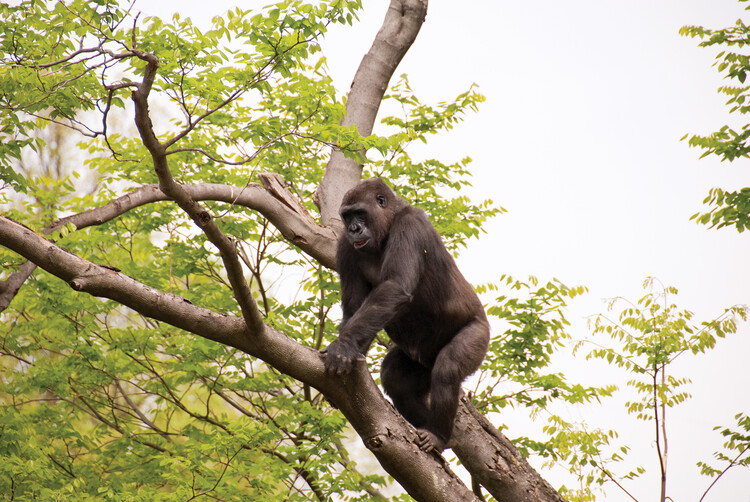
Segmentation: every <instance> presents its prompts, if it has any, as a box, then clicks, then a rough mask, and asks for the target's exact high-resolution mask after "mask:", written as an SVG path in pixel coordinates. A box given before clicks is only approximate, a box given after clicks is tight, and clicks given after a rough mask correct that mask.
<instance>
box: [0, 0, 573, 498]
mask: <svg viewBox="0 0 750 502" xmlns="http://www.w3.org/2000/svg"><path fill="white" fill-rule="evenodd" d="M426 9H427V1H426V0H392V2H391V5H390V8H389V10H388V13H387V15H386V18H385V21H384V23H383V27H382V28H381V30H380V32H379V33H378V35H377V37H376V39H375V42H374V43H373V45H372V48H371V49H370V51H369V52H368V54H367V55H366V56H365V57H364V59H363V60H362V63H361V65H360V68H359V70H358V71H357V74H356V76H355V78H354V82H353V84H352V89H351V91H350V93H349V97H348V100H347V109H346V119H345V120H344V125H352V124H353V125H355V126H356V127H357V128H358V130H359V132H360V134H362V135H364V136H366V135H369V134H370V133H371V132H372V127H373V124H374V121H375V116H376V115H377V111H378V108H379V106H380V101H381V100H382V97H383V94H384V92H385V90H386V88H387V86H388V82H389V80H390V78H391V77H392V75H393V72H394V71H395V69H396V67H397V65H398V64H399V62H400V61H401V58H402V57H403V56H404V54H405V53H406V51H407V50H408V49H409V47H410V46H411V44H412V42H413V41H414V39H415V38H416V36H417V33H418V32H419V28H420V27H421V25H422V23H423V21H424V19H425V15H426ZM132 55H133V56H134V57H138V58H140V59H142V60H143V61H144V62H145V63H146V71H145V72H144V76H143V81H142V82H140V83H139V84H137V85H136V86H135V87H136V90H135V91H134V92H133V100H134V103H135V110H136V116H135V121H136V126H137V127H138V131H139V133H140V136H141V139H142V141H143V144H144V145H145V146H146V147H147V148H148V150H149V152H150V153H151V157H152V160H153V162H154V167H155V171H156V173H157V175H158V176H159V186H156V185H150V186H143V187H141V188H139V189H137V190H134V191H133V192H131V193H129V194H126V195H124V196H122V197H120V198H118V199H116V200H114V201H112V202H111V203H109V204H107V205H105V206H102V207H99V208H95V209H91V210H89V211H86V212H83V213H81V214H77V215H73V216H69V217H67V218H63V219H62V220H60V221H59V222H57V223H56V224H54V225H51V226H50V227H48V228H47V229H45V231H44V233H47V234H49V233H52V232H54V231H55V230H58V229H60V228H62V227H63V226H64V225H66V224H68V223H70V224H73V225H75V227H76V228H78V229H80V228H84V227H87V226H90V225H98V224H101V223H103V222H105V221H109V220H111V219H113V218H116V217H117V216H119V215H121V214H123V213H125V212H127V211H129V210H130V209H133V208H135V207H138V206H141V205H144V204H149V203H153V202H156V201H163V200H173V201H175V202H176V203H177V204H179V206H180V207H181V208H182V209H183V210H184V211H185V212H186V213H187V214H188V215H190V216H191V217H192V218H193V220H194V221H195V223H196V225H197V226H198V227H199V228H200V229H201V230H202V231H203V232H204V233H205V234H206V236H207V237H208V238H209V240H210V241H211V242H212V243H213V244H214V245H216V247H217V249H218V250H219V252H220V253H221V257H222V260H223V262H224V265H225V268H226V271H227V275H228V277H229V279H230V282H231V285H232V290H233V292H234V295H235V298H236V300H237V302H238V304H239V305H240V306H241V308H242V312H243V317H242V318H237V317H231V316H226V315H222V314H217V313H215V312H212V311H210V310H208V309H205V308H202V307H199V306H196V305H193V304H192V303H190V302H189V301H188V300H186V299H185V298H182V297H179V296H176V295H172V294H169V293H165V292H162V291H159V290H156V289H154V288H151V287H149V286H146V285H144V284H142V283H140V282H138V281H136V280H134V279H132V278H130V277H128V276H126V275H124V274H121V273H119V272H117V271H114V270H112V269H110V268H107V267H103V266H100V265H97V264H95V263H91V262H89V261H86V260H84V259H82V258H79V257H77V256H75V255H73V254H71V253H69V252H68V251H65V250H64V249H61V248H60V247H58V246H56V245H55V244H54V243H52V242H50V241H49V240H47V239H45V238H44V237H42V236H41V235H38V234H36V233H34V232H33V231H31V230H29V229H28V228H26V227H24V226H23V225H20V224H18V223H16V222H14V221H12V220H10V219H8V218H5V217H3V216H0V245H2V246H5V247H7V248H8V249H10V250H12V251H14V252H16V253H18V254H19V255H21V256H23V257H25V258H26V259H27V260H29V262H28V263H26V264H24V265H22V266H21V267H20V268H19V270H17V271H16V272H14V273H13V274H11V275H10V276H9V277H8V278H7V279H6V280H5V281H0V312H1V311H2V310H4V309H5V308H6V307H7V306H8V304H9V302H10V301H11V300H12V298H13V297H14V296H15V295H16V293H17V292H18V290H19V288H20V287H21V286H22V284H23V282H24V281H25V280H26V279H27V278H28V277H29V276H30V275H31V273H32V272H33V270H34V268H35V267H36V266H39V267H41V268H43V269H44V270H46V271H48V272H50V273H51V274H53V275H55V276H57V277H59V278H60V279H62V280H64V281H66V282H67V283H68V284H69V285H70V286H71V287H72V288H73V289H75V290H78V291H82V292H86V293H89V294H91V295H94V296H98V297H103V298H109V299H111V300H114V301H116V302H118V303H121V304H123V305H125V306H127V307H129V308H131V309H133V310H135V311H137V312H139V313H141V314H142V315H144V316H147V317H151V318H153V319H157V320H159V321H163V322H166V323H169V324H171V325H173V326H175V327H178V328H181V329H184V330H186V331H189V332H192V333H194V334H196V335H198V336H202V337H205V338H207V339H210V340H214V341H216V342H218V343H222V344H226V345H230V346H232V347H235V348H237V349H239V350H242V351H244V352H246V353H247V354H250V355H252V356H254V357H257V358H260V359H262V360H264V361H266V362H267V363H268V364H270V365H272V366H274V367H275V368H277V369H278V370H279V371H281V372H283V373H286V374H288V375H290V376H292V377H294V378H296V379H298V380H300V381H302V382H304V383H307V384H309V385H310V386H312V387H315V388H317V389H318V390H319V391H320V392H322V393H323V394H324V395H325V396H326V397H327V398H328V399H329V400H330V401H331V402H332V403H333V404H334V405H336V406H337V407H338V408H339V409H340V410H341V411H342V413H343V414H344V415H345V416H346V417H347V419H348V420H349V421H350V423H351V424H352V426H353V427H354V428H355V430H356V431H357V433H358V434H359V435H360V436H361V438H362V439H363V441H364V443H365V445H366V446H367V447H368V448H369V449H370V450H372V451H373V453H374V454H375V455H376V457H377V458H378V461H379V462H380V463H381V465H382V466H383V467H384V468H385V469H386V471H388V472H389V473H390V474H391V475H392V476H393V477H394V478H395V479H396V480H397V481H398V482H399V483H400V484H401V485H402V486H403V487H404V488H405V489H406V490H407V492H408V493H409V494H410V495H412V496H413V497H414V498H415V499H417V500H423V501H430V502H434V501H462V500H476V496H475V495H474V494H473V493H472V491H471V490H470V489H469V488H467V487H466V486H465V485H464V484H463V483H462V482H461V481H460V480H459V479H458V478H457V477H456V475H455V474H454V473H453V472H452V471H451V470H450V468H449V467H448V465H447V464H446V463H445V461H444V459H443V458H442V457H440V456H438V455H434V454H426V453H424V452H422V451H421V450H420V449H419V448H418V447H417V446H416V443H415V440H416V432H415V431H414V429H413V428H412V427H411V426H410V425H409V424H407V423H406V422H405V421H404V419H403V418H402V417H401V416H399V415H398V413H396V412H395V410H394V408H393V407H392V406H391V405H390V403H388V402H387V401H386V400H385V398H384V397H383V395H382V393H381V392H380V391H379V389H378V388H377V386H376V385H375V383H374V382H373V380H372V378H371V377H370V374H369V372H368V371H367V366H366V364H365V363H364V362H362V363H360V364H358V368H357V371H356V372H354V373H353V374H351V375H348V376H346V377H343V378H342V377H335V376H330V375H326V374H325V372H324V368H323V364H322V360H321V358H320V354H319V353H318V352H317V351H316V350H314V349H312V348H309V347H305V346H302V345H300V344H299V343H297V342H296V341H294V340H293V339H291V338H290V337H288V336H287V335H285V334H284V333H282V332H279V331H277V330H275V329H273V328H271V327H270V326H268V325H266V324H265V323H264V322H263V320H262V318H261V317H260V314H259V311H258V309H257V305H256V304H255V302H254V300H253V299H252V297H251V295H250V294H249V289H248V285H247V283H246V282H245V281H244V277H243V273H242V267H241V265H240V263H239V260H238V257H237V254H236V249H235V248H234V246H233V245H232V242H231V239H229V238H228V237H227V236H225V235H224V234H223V233H222V232H221V231H220V230H219V228H218V227H217V226H216V224H215V222H214V221H213V217H212V215H211V214H210V213H209V212H208V211H206V209H205V208H203V206H201V204H200V201H204V200H216V201H223V202H226V203H230V204H237V205H242V206H245V207H248V208H251V209H253V210H257V211H258V212H260V213H262V214H263V215H264V216H265V217H266V218H267V219H268V220H269V221H271V222H272V223H273V224H274V225H275V226H276V227H277V228H278V229H279V230H280V231H281V232H282V234H283V235H284V236H285V237H286V238H287V239H288V240H289V241H290V242H291V243H293V244H295V245H297V246H298V247H299V248H300V249H302V250H303V251H304V252H306V253H307V254H308V255H310V256H311V257H312V258H314V259H316V260H318V261H319V262H320V263H322V264H323V265H324V266H327V267H333V266H334V263H335V248H336V235H335V230H336V228H337V221H338V207H339V204H340V201H341V199H342V197H343V194H344V193H345V192H346V191H347V190H348V189H349V188H351V187H352V186H353V185H354V184H356V183H357V182H358V181H359V178H360V176H361V165H358V164H357V163H356V161H354V160H352V159H347V158H345V157H344V156H343V155H341V154H340V153H339V152H333V155H332V157H331V160H330V162H329V163H328V167H327V170H326V173H325V177H324V179H323V181H322V183H321V185H320V187H319V189H318V192H317V198H318V204H319V207H320V209H321V222H322V224H323V225H322V226H319V225H318V224H316V223H315V222H314V220H313V219H312V218H311V217H310V215H309V214H307V212H306V211H305V209H304V207H303V206H302V205H301V204H300V203H299V201H297V200H296V199H295V197H294V196H293V195H292V194H291V193H290V192H289V191H288V190H287V189H286V188H285V186H284V184H283V182H282V181H281V179H280V178H279V177H277V176H275V175H265V176H263V177H262V181H263V186H261V185H257V184H253V185H249V186H246V187H244V188H238V187H230V186H225V185H209V184H204V185H192V186H191V185H184V184H180V183H177V182H176V181H175V180H174V179H173V178H172V173H171V172H170V168H169V165H168V162H167V158H168V157H167V154H166V150H167V148H166V147H167V146H168V145H169V144H170V143H169V142H168V143H165V144H162V143H160V142H159V140H158V138H157V137H156V135H155V134H154V132H153V126H152V124H151V120H150V118H149V112H148V99H149V93H150V91H151V86H152V83H153V81H154V77H155V75H156V74H157V72H158V67H159V64H158V60H157V59H156V58H155V56H153V55H152V54H147V53H143V52H140V51H137V50H136V49H132ZM454 434H455V437H456V439H457V441H456V443H457V444H456V446H455V447H454V451H455V452H456V454H457V455H458V457H459V458H460V459H461V462H462V463H463V464H464V465H465V466H466V467H467V469H468V470H469V471H470V472H471V474H472V476H473V477H474V479H475V480H477V481H479V483H481V484H482V485H483V486H484V487H485V488H486V489H487V490H488V491H489V492H490V493H491V494H492V495H493V496H494V497H495V498H496V499H497V500H501V501H519V502H520V501H524V502H525V501H532V500H534V501H555V502H557V501H560V500H562V499H561V498H560V496H559V495H558V494H557V493H555V491H554V490H553V489H552V488H551V487H550V486H549V485H548V484H547V483H546V482H545V481H544V480H543V479H542V478H541V477H540V476H539V475H538V474H537V473H536V472H535V471H534V470H533V469H532V468H531V467H530V466H529V464H528V463H527V462H526V461H525V459H523V458H522V457H521V455H520V454H519V453H518V451H517V450H516V449H515V448H514V447H513V445H512V444H511V443H510V442H509V441H508V440H507V438H505V436H503V435H502V434H501V433H500V432H499V431H497V429H495V428H494V427H492V425H491V424H490V423H489V422H488V421H487V420H486V419H485V418H484V417H482V416H481V415H480V414H479V413H477V411H476V410H475V409H474V408H473V407H472V406H471V405H470V404H469V403H468V402H466V400H464V402H463V403H462V405H461V408H460V410H459V414H458V417H457V423H456V429H455V431H454Z"/></svg>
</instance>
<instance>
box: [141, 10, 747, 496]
mask: <svg viewBox="0 0 750 502" xmlns="http://www.w3.org/2000/svg"><path fill="white" fill-rule="evenodd" d="M268 3H270V0H260V1H247V2H228V1H225V0H214V1H213V2H210V6H207V3H206V2H202V1H201V2H198V1H182V2H179V3H178V2H174V1H165V2H158V3H156V2H153V3H151V2H149V3H148V7H147V6H146V4H147V3H146V2H140V3H139V4H137V7H138V8H142V9H144V11H145V12H144V13H149V14H152V13H153V14H159V15H164V14H166V13H167V12H169V11H171V10H172V9H174V6H175V5H179V6H180V7H179V9H180V12H181V13H182V14H183V15H184V16H192V17H193V19H194V20H195V21H200V20H202V19H206V20H208V19H210V17H212V16H213V15H216V14H219V13H221V12H223V11H225V10H226V9H227V8H228V7H231V6H232V5H240V6H242V7H256V6H258V7H260V6H263V5H266V4H268ZM387 5H388V1H387V0H380V1H377V2H375V1H373V0H368V1H366V2H365V7H366V9H367V10H366V11H365V12H364V13H363V14H362V16H361V18H362V20H361V22H360V23H359V24H358V25H356V26H355V27H354V28H347V27H335V28H334V30H333V31H332V32H331V33H330V34H329V37H328V39H327V41H326V43H325V46H324V52H325V54H326V55H327V57H328V64H329V67H330V71H331V73H332V75H333V77H334V80H335V82H336V84H337V87H338V88H339V89H340V90H342V92H343V91H345V90H346V89H348V87H349V84H350V82H351V79H352V77H353V75H354V72H355V70H356V68H357V66H358V64H359V62H360V59H361V57H362V56H363V55H364V53H365V52H366V51H367V49H368V48H369V46H370V44H371V42H372V39H373V37H374V35H375V33H376V32H377V30H378V28H379V27H380V24H381V22H382V19H383V16H384V13H385V9H386V7H387ZM209 9H211V10H210V11H209ZM741 16H744V20H745V21H747V20H748V18H750V15H746V14H745V12H744V10H742V6H741V4H739V3H738V2H737V1H736V0H710V1H708V0H700V1H699V0H659V1H653V0H651V1H646V0H631V1H627V2H613V1H603V0H598V1H597V0H588V1H585V0H573V1H569V2H560V1H553V0H541V1H536V2H518V1H514V2H509V1H502V0H496V1H491V0H467V1H463V2H455V1H454V2H450V1H446V0H433V1H432V2H431V5H430V7H429V11H428V15H427V21H426V23H425V25H424V26H423V28H422V31H421V33H420V35H419V37H418V39H417V42H416V43H415V45H414V46H413V47H412V49H411V50H410V52H409V53H408V54H407V56H406V57H405V59H404V61H403V62H402V64H401V66H400V67H399V68H398V70H397V74H400V73H408V74H409V76H410V83H411V86H412V88H413V89H414V90H415V91H416V92H417V94H418V95H419V96H420V97H421V99H422V100H423V101H424V102H437V101H441V100H445V99H451V98H452V97H454V96H455V95H457V94H458V93H460V92H463V91H465V90H466V89H467V88H468V86H469V85H470V84H471V83H473V82H475V83H477V84H479V86H480V87H479V90H480V92H482V93H483V94H485V95H486V96H487V102H486V103H484V104H483V105H482V106H481V108H480V111H479V113H478V114H474V115H469V116H468V117H467V120H466V121H465V122H464V124H462V125H460V126H459V127H458V128H457V129H455V130H454V131H452V132H451V133H450V134H448V135H445V136H443V137H441V138H440V141H435V142H434V143H433V144H432V145H430V148H431V150H430V152H429V154H430V156H432V157H436V158H440V159H442V160H444V161H450V160H458V159H460V158H462V157H463V156H465V155H468V156H471V157H472V158H473V159H474V163H473V172H474V175H475V178H474V186H475V189H474V190H473V193H472V197H473V198H474V200H475V201H478V200H481V199H483V198H492V199H493V200H494V201H495V202H496V203H497V204H498V205H501V206H503V207H505V208H506V209H508V211H509V212H508V213H507V214H505V215H502V216H499V217H497V218H495V219H494V220H493V221H491V222H490V223H489V224H487V225H486V226H485V229H486V231H487V235H484V236H483V237H482V238H481V239H480V240H478V241H474V242H472V243H471V246H470V249H468V250H467V251H465V252H464V254H463V255H462V258H461V259H460V260H459V265H460V266H461V268H462V270H463V271H464V273H465V275H466V276H467V277H468V278H469V280H470V281H472V282H474V283H483V282H488V281H491V280H496V279H497V278H499V276H500V275H501V274H508V273H509V274H512V275H514V276H516V277H517V278H519V279H523V278H525V277H526V276H528V275H530V274H532V275H536V276H538V277H539V278H540V279H541V280H543V281H546V280H548V279H551V278H552V277H557V278H559V279H561V280H562V281H563V282H565V283H567V284H569V285H578V284H582V285H585V286H587V287H588V288H589V290H590V293H589V294H588V295H586V297H585V298H583V299H581V300H580V301H576V302H575V303H574V304H573V305H572V308H571V311H570V312H569V316H568V317H569V319H570V320H571V321H573V323H574V325H573V328H572V331H573V335H574V336H575V337H578V338H581V337H584V336H585V335H586V333H587V332H586V325H585V322H584V321H583V317H584V316H587V315H591V314H595V313H597V312H601V311H603V309H604V304H603V302H602V298H609V297H613V296H625V297H627V298H630V299H633V300H635V299H637V298H639V297H640V296H642V294H643V291H642V290H641V284H642V282H643V280H644V279H645V278H646V277H647V276H650V275H653V276H656V277H658V278H659V279H660V280H661V281H662V282H664V283H665V284H668V285H672V286H675V287H677V288H678V289H679V290H680V294H679V296H678V297H677V298H675V299H674V300H676V303H678V304H679V305H680V306H681V307H683V308H687V309H690V310H692V311H694V312H695V314H696V317H695V319H696V320H697V321H700V320H709V319H711V318H713V317H715V316H716V315H718V314H720V313H721V312H722V311H723V309H724V308H725V307H728V306H730V305H733V304H737V303H750V270H749V269H748V266H747V262H748V258H747V257H748V256H750V233H748V234H738V233H737V232H736V231H734V230H732V229H723V230H719V231H716V230H708V229H707V228H706V227H703V226H699V225H696V224H695V223H693V222H691V221H688V218H689V217H690V215H692V214H693V213H695V212H697V211H698V210H700V209H701V201H702V200H703V198H704V197H705V196H706V195H707V192H708V190H709V188H711V187H714V186H719V187H722V188H726V189H736V188H740V187H743V186H748V185H749V184H750V183H749V182H748V165H747V164H748V161H747V160H745V159H743V160H741V161H736V162H734V163H733V164H727V163H719V162H718V159H715V158H710V157H709V158H705V159H702V160H698V157H699V156H700V153H701V151H700V150H695V149H689V148H688V146H687V143H686V142H684V141H683V142H680V141H679V140H680V138H681V137H682V136H684V135H685V134H686V133H701V134H708V133H710V132H712V131H714V130H716V129H718V128H719V127H721V126H722V125H724V124H725V123H727V122H730V119H729V118H728V116H727V111H728V109H727V108H726V107H725V106H724V104H723V103H724V101H725V99H724V98H723V97H722V96H720V95H718V94H717V93H716V89H717V88H718V87H719V86H720V85H724V81H722V80H721V78H720V76H719V74H718V73H717V71H716V70H715V68H712V67H711V65H712V63H713V61H714V60H713V57H714V54H715V53H716V52H717V51H714V50H712V49H701V48H698V47H697V43H698V42H697V40H696V39H690V38H684V37H680V36H679V35H678V29H679V28H680V27H681V26H683V25H685V24H698V25H703V26H706V27H714V28H718V27H724V26H729V25H731V24H734V22H735V21H736V20H737V19H738V18H739V17H741ZM376 132H377V126H376ZM748 353H750V327H748V326H747V325H745V326H742V327H741V330H740V333H739V334H738V335H735V336H734V337H732V338H730V339H728V340H722V341H720V343H719V346H718V348H717V349H715V350H714V351H712V352H710V353H709V355H708V356H707V357H706V356H704V357H697V358H693V357H690V356H687V355H686V356H683V357H682V358H681V360H678V361H679V362H678V366H676V368H675V369H676V370H677V371H679V372H682V373H681V374H679V375H678V376H688V377H690V378H691V379H692V380H693V385H692V386H691V387H690V391H691V392H692V394H693V396H694V397H693V400H692V401H691V402H689V403H687V404H684V405H682V406H681V407H679V408H678V409H676V410H675V411H673V412H672V413H670V415H669V419H670V421H671V422H670V424H671V426H672V427H673V429H672V432H671V434H670V436H669V440H670V467H669V468H670V478H669V479H670V481H669V486H668V494H669V495H670V496H671V497H672V498H673V499H674V500H675V501H690V500H696V501H697V500H698V498H700V494H702V492H703V490H704V489H705V488H706V487H707V486H708V484H709V483H710V480H709V479H708V478H705V477H703V476H700V475H699V474H698V470H697V468H696V467H695V463H696V462H697V461H698V460H701V459H702V460H709V459H710V455H711V453H712V452H713V451H715V450H716V449H718V448H719V446H720V443H721V439H720V437H719V436H718V434H716V433H714V432H712V431H711V429H712V427H713V426H714V425H720V424H721V425H732V424H733V418H732V417H733V416H734V414H736V413H738V412H740V411H745V412H746V413H747V412H750V405H749V404H748V403H749V402H750V399H749V398H750V392H749V391H748V390H747V382H748V376H747V372H746V369H745V368H744V363H746V361H747V360H748ZM597 368H601V367H600V366H596V367H595V366H593V365H591V364H590V363H588V362H585V361H583V358H582V357H581V356H579V357H578V358H577V359H575V360H574V359H569V360H568V363H567V365H566V366H564V367H563V368H562V371H563V372H564V373H565V374H566V375H567V376H569V377H570V378H571V379H573V380H575V379H583V380H584V381H586V382H587V383H590V384H594V383H596V384H601V383H603V382H604V381H612V378H614V376H613V375H612V374H611V373H609V372H607V373H599V369H597ZM617 406H618V405H615V404H609V405H608V406H605V407H602V408H601V409H600V410H599V413H598V414H597V415H589V413H591V412H592V411H593V410H590V409H589V408H586V409H585V411H586V416H585V418H586V420H587V421H591V422H594V423H595V425H600V426H607V427H613V428H615V429H617V430H618V431H619V432H620V433H621V439H622V440H623V441H624V442H625V444H628V445H629V446H631V447H632V448H633V455H634V457H635V458H636V459H638V460H639V461H640V464H641V465H643V466H644V467H646V468H647V470H649V471H650V472H651V473H655V472H656V471H657V470H658V467H657V464H656V455H655V451H654V449H653V445H652V441H653V440H652V439H651V438H652V435H651V431H652V428H651V426H650V425H648V426H640V425H637V424H634V419H633V418H632V417H630V416H627V415H626V414H625V412H624V410H623V409H622V408H617ZM570 413H571V415H572V416H570V417H568V418H569V419H571V420H579V421H581V420H583V419H584V416H583V415H581V413H580V412H578V411H575V410H570ZM521 417H522V415H518V416H515V415H513V414H509V415H508V417H507V418H506V417H505V415H504V416H503V417H501V420H503V421H505V422H506V424H508V425H509V431H508V433H509V435H510V436H515V435H522V434H525V433H527V431H526V430H525V429H524V427H527V426H528V419H524V418H521ZM597 421H599V423H596V422H597ZM539 425H540V424H539ZM529 430H531V429H529ZM549 477H550V478H551V480H552V481H553V482H554V483H555V484H559V483H560V482H563V481H564V480H565V479H564V477H562V476H560V477H558V475H556V474H555V475H551V476H549ZM748 478H750V475H748V473H747V470H745V471H744V472H743V471H735V472H734V474H733V475H732V474H731V473H730V475H728V476H726V477H725V478H723V479H722V481H720V482H719V484H718V485H717V487H716V488H715V489H714V490H713V491H712V494H713V495H712V496H711V497H707V498H706V500H709V501H710V500H713V501H724V500H738V499H742V500H747V497H748V493H749V492H750V483H748V481H747V480H748ZM628 489H629V490H631V492H632V493H634V495H636V496H637V497H638V498H639V499H641V500H649V499H655V498H656V497H657V496H658V487H657V485H656V477H655V476H653V475H647V476H645V477H644V478H642V479H641V480H638V481H635V482H631V484H629V485H628ZM603 498H604V497H602V499H603ZM606 499H607V500H613V501H618V500H629V499H627V497H625V496H624V495H621V493H620V492H618V491H617V490H616V489H615V488H614V487H611V488H610V489H608V493H607V497H606Z"/></svg>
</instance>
